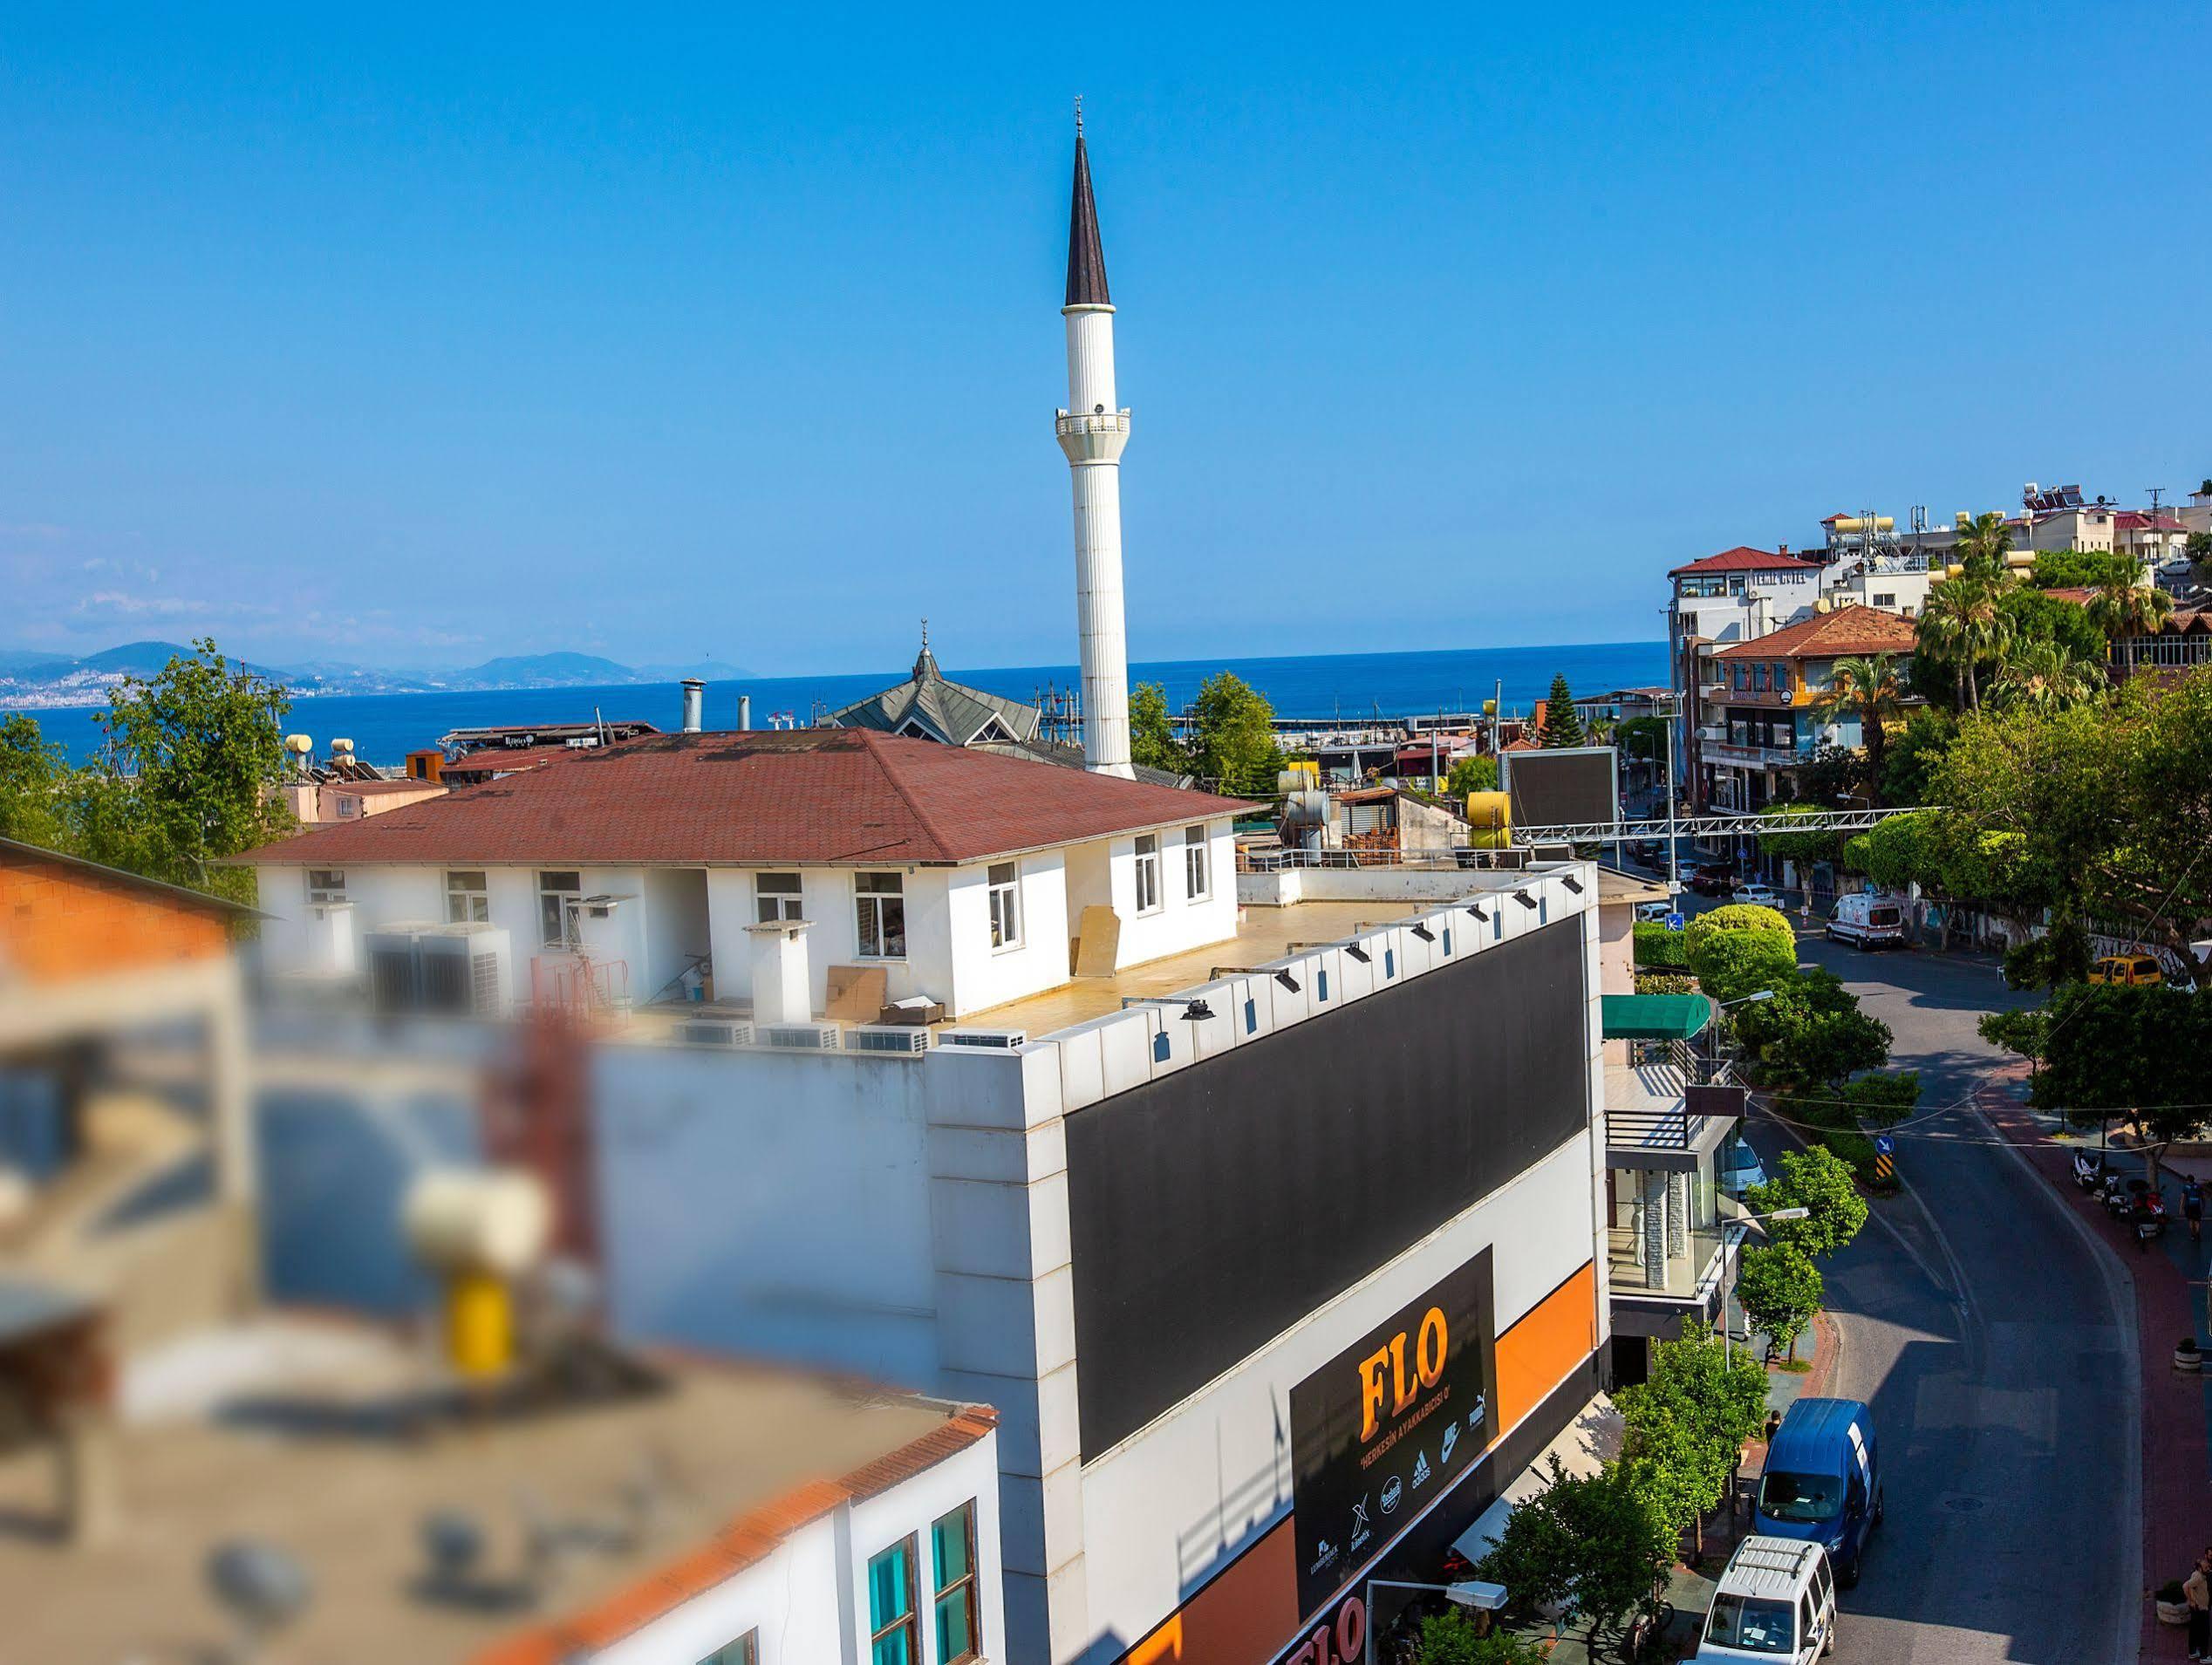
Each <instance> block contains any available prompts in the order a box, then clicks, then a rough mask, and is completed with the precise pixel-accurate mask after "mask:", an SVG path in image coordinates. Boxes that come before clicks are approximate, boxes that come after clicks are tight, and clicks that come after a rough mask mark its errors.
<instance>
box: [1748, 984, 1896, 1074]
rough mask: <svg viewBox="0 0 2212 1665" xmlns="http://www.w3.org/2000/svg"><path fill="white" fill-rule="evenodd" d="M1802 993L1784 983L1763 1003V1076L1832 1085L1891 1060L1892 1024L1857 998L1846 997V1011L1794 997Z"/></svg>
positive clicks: (1760, 1059) (1759, 1049) (1759, 1050)
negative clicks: (1865, 1009) (1863, 1008)
mask: <svg viewBox="0 0 2212 1665" xmlns="http://www.w3.org/2000/svg"><path fill="white" fill-rule="evenodd" d="M1803 980H1804V979H1799V984H1801V983H1802V981H1803ZM1797 993H1799V986H1797V985H1793V986H1789V987H1785V989H1784V990H1783V991H1782V992H1780V993H1778V994H1777V995H1776V997H1775V998H1774V999H1773V1000H1771V1001H1769V1002H1767V1004H1766V1006H1765V1007H1764V1008H1761V1015H1762V1017H1763V1018H1764V1019H1765V1020H1766V1023H1767V1025H1768V1026H1769V1032H1768V1038H1767V1039H1765V1040H1764V1041H1761V1042H1760V1043H1759V1045H1758V1048H1757V1051H1758V1061H1759V1064H1760V1066H1761V1068H1760V1071H1759V1073H1760V1074H1761V1075H1764V1076H1765V1077H1767V1078H1769V1079H1771V1080H1773V1081H1776V1082H1786V1083H1795V1084H1802V1085H1806V1086H1819V1087H1833V1086H1835V1085H1836V1084H1838V1083H1839V1082H1842V1081H1843V1080H1844V1079H1845V1078H1846V1077H1847V1076H1851V1075H1857V1074H1858V1073H1859V1072H1860V1070H1862V1069H1879V1068H1881V1067H1882V1065H1884V1064H1886V1063H1888V1061H1889V1041H1890V1034H1889V1026H1888V1024H1886V1023H1883V1022H1882V1021H1881V1020H1879V1019H1877V1018H1870V1017H1868V1016H1867V1014H1866V1013H1864V1012H1861V1011H1860V1009H1859V1007H1858V1001H1857V1000H1856V998H1855V997H1847V998H1849V999H1851V1002H1852V1003H1851V1006H1850V1007H1849V1008H1848V1009H1847V1010H1844V1011H1822V1010H1818V1009H1815V1008H1814V1007H1813V1006H1812V1004H1811V1003H1810V1002H1807V1001H1805V1000H1800V999H1793V998H1792V995H1795V994H1797ZM1744 1009H1745V1010H1746V1011H1749V1010H1751V1009H1753V1008H1751V1007H1745V1008H1744Z"/></svg>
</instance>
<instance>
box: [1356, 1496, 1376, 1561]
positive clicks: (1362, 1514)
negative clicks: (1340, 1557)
mask: <svg viewBox="0 0 2212 1665" xmlns="http://www.w3.org/2000/svg"><path fill="white" fill-rule="evenodd" d="M1374 1536H1375V1531H1374V1528H1373V1527H1371V1526H1370V1525H1369V1524H1368V1518H1367V1499H1366V1498H1361V1499H1360V1500H1359V1501H1358V1502H1357V1503H1355V1504H1354V1505H1352V1553H1353V1554H1355V1555H1356V1554H1358V1553H1359V1552H1360V1546H1361V1545H1362V1544H1364V1543H1365V1542H1367V1540H1368V1539H1370V1538H1372V1537H1374Z"/></svg>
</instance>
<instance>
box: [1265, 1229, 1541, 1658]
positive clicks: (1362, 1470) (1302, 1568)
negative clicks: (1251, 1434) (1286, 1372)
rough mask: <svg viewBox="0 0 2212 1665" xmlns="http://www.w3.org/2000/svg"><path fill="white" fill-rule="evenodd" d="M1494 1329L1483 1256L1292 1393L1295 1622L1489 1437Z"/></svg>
mask: <svg viewBox="0 0 2212 1665" xmlns="http://www.w3.org/2000/svg"><path fill="white" fill-rule="evenodd" d="M1496 1331H1497V1325H1496V1319H1495V1312H1494V1308H1493V1307H1492V1300H1491V1281H1490V1251H1489V1250H1488V1249H1485V1250H1483V1251H1482V1252H1481V1253H1479V1254H1478V1255H1476V1256H1475V1258H1474V1259H1471V1260H1469V1261H1467V1262H1466V1263H1465V1264H1464V1265H1463V1266H1459V1267H1458V1268H1457V1269H1456V1270H1454V1271H1452V1272H1451V1273H1447V1274H1446V1275H1445V1276H1444V1278H1443V1279H1440V1280H1439V1281H1438V1282H1437V1284H1436V1285H1435V1286H1433V1287H1431V1288H1430V1289H1429V1290H1428V1291H1426V1292H1425V1293H1423V1294H1422V1295H1420V1296H1418V1297H1417V1299H1415V1300H1411V1301H1409V1302H1408V1303H1407V1304H1406V1305H1405V1306H1404V1307H1401V1308H1400V1309H1399V1310H1398V1311H1397V1312H1396V1313H1395V1314H1392V1315H1391V1316H1390V1317H1389V1318H1388V1319H1386V1320H1384V1321H1383V1322H1382V1323H1381V1324H1378V1325H1376V1327H1375V1328H1373V1329H1372V1330H1370V1331H1369V1332H1368V1333H1367V1334H1365V1335H1364V1336H1362V1337H1361V1338H1360V1340H1359V1341H1356V1342H1355V1343H1354V1344H1353V1345H1352V1346H1350V1347H1348V1348H1345V1349H1344V1350H1343V1351H1342V1353H1340V1354H1338V1355H1336V1356H1335V1358H1334V1359H1332V1360H1330V1361H1329V1362H1328V1364H1326V1365H1324V1366H1323V1367H1322V1368H1320V1369H1318V1370H1316V1371H1314V1374H1313V1375H1309V1376H1307V1378H1306V1379H1305V1380H1304V1381H1303V1382H1300V1383H1299V1384H1298V1385H1297V1386H1296V1387H1294V1388H1293V1389H1291V1390H1290V1440H1291V1461H1292V1464H1293V1471H1294V1492H1293V1499H1294V1514H1295V1518H1296V1522H1297V1530H1296V1533H1295V1538H1296V1540H1297V1546H1298V1611H1299V1613H1300V1614H1301V1615H1310V1614H1314V1613H1317V1612H1319V1611H1320V1610H1321V1607H1322V1605H1323V1604H1324V1603H1325V1602H1326V1601H1328V1599H1329V1597H1330V1596H1332V1595H1334V1594H1335V1593H1336V1592H1337V1591H1338V1590H1339V1589H1341V1588H1342V1587H1343V1584H1344V1581H1345V1580H1347V1579H1348V1578H1349V1577H1351V1575H1352V1574H1353V1573H1355V1572H1356V1571H1357V1570H1358V1569H1359V1568H1360V1567H1361V1566H1363V1565H1364V1564H1365V1563H1366V1562H1367V1561H1369V1559H1372V1558H1373V1557H1374V1556H1375V1554H1376V1552H1378V1551H1380V1550H1381V1549H1382V1548H1383V1547H1384V1546H1386V1545H1388V1544H1389V1542H1390V1541H1391V1539H1395V1538H1396V1537H1397V1535H1398V1534H1399V1533H1400V1532H1402V1531H1403V1530H1404V1528H1405V1526H1406V1525H1408V1523H1410V1521H1411V1520H1413V1519H1414V1518H1415V1517H1416V1516H1417V1515H1419V1514H1420V1513H1421V1512H1422V1511H1423V1510H1425V1509H1426V1508H1427V1507H1428V1506H1429V1505H1430V1504H1431V1503H1433V1502H1435V1501H1436V1499H1437V1497H1438V1496H1439V1495H1440V1494H1441V1493H1442V1492H1444V1490H1445V1489H1446V1488H1448V1487H1449V1486H1450V1485H1451V1483H1452V1482H1453V1481H1454V1480H1456V1479H1458V1477H1459V1476H1460V1475H1461V1474H1462V1473H1463V1472H1464V1471H1465V1470H1466V1469H1467V1468H1468V1467H1469V1466H1470V1465H1471V1464H1473V1462H1474V1461H1475V1459H1476V1458H1477V1457H1479V1456H1480V1455H1481V1453H1482V1451H1483V1450H1484V1448H1485V1446H1487V1445H1488V1444H1489V1443H1491V1441H1492V1439H1493V1438H1494V1437H1496V1430H1495V1428H1494V1427H1493V1425H1492V1413H1491V1408H1490V1407H1491V1396H1492V1385H1493V1383H1494V1382H1495V1380H1496V1375H1495V1371H1496V1365H1495V1359H1494V1348H1495V1342H1496Z"/></svg>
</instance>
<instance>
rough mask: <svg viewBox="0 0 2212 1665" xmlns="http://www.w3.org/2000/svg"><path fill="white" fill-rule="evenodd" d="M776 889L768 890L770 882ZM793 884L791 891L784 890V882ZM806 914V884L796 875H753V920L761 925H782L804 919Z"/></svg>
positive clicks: (787, 873)
mask: <svg viewBox="0 0 2212 1665" xmlns="http://www.w3.org/2000/svg"><path fill="white" fill-rule="evenodd" d="M771 879H773V880H775V884H776V888H775V889H773V890H770V889H768V888H767V885H768V881H769V880H771ZM786 879H789V881H790V883H791V888H790V889H789V890H788V891H787V890H784V889H782V884H783V881H784V880H786ZM806 917H807V913H806V882H805V881H804V880H803V879H802V878H801V877H799V875H798V874H796V873H789V872H774V873H755V874H754V875H753V918H754V920H755V921H756V922H758V923H759V924H761V925H781V924H782V923H783V922H785V921H786V920H789V919H803V918H806Z"/></svg>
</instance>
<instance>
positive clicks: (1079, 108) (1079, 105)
mask: <svg viewBox="0 0 2212 1665" xmlns="http://www.w3.org/2000/svg"><path fill="white" fill-rule="evenodd" d="M1082 136H1083V95H1082V93H1080V92H1078V93H1077V94H1075V137H1076V138H1078V139H1080V138H1082Z"/></svg>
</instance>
